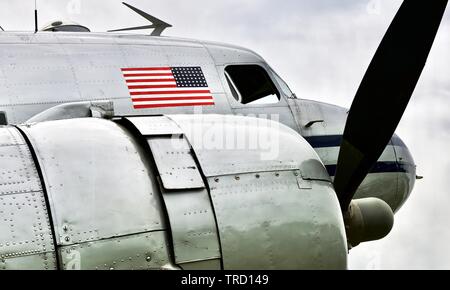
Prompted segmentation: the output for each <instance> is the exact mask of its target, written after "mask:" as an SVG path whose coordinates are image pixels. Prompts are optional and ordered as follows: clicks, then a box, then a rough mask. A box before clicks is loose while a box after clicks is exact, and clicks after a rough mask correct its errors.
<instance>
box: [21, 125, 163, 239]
mask: <svg viewBox="0 0 450 290" xmlns="http://www.w3.org/2000/svg"><path fill="white" fill-rule="evenodd" d="M67 128H70V130H68V129H67ZM23 129H24V132H25V133H26V134H27V136H28V137H29V139H30V142H31V143H32V144H33V147H34V149H35V152H36V155H37V158H38V161H39V163H40V166H41V169H42V172H43V176H44V180H45V184H46V186H47V192H48V196H49V201H50V205H51V207H52V217H53V222H54V225H55V231H56V235H57V237H56V239H57V242H58V245H71V244H79V243H84V242H89V241H96V240H101V239H106V238H111V237H118V236H124V235H132V234H136V233H143V232H149V231H156V230H163V229H165V227H166V226H165V224H164V218H163V212H162V211H161V201H160V198H159V189H158V185H157V182H156V180H155V174H154V173H153V172H152V169H151V168H150V166H149V164H148V162H147V157H146V155H145V153H144V152H143V151H142V149H141V147H140V145H139V144H138V143H137V141H135V140H134V137H133V136H132V135H131V134H130V133H129V132H128V131H126V130H125V129H123V128H122V127H120V126H119V125H118V124H116V123H114V122H111V121H106V120H101V119H94V118H86V119H72V120H61V121H58V122H43V123H39V124H35V125H32V126H28V127H23Z"/></svg>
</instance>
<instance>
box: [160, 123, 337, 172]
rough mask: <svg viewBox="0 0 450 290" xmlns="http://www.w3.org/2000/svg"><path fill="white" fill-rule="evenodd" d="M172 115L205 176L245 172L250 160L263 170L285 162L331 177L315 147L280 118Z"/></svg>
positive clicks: (251, 163)
mask: <svg viewBox="0 0 450 290" xmlns="http://www.w3.org/2000/svg"><path fill="white" fill-rule="evenodd" d="M168 117H170V118H171V119H172V120H174V121H175V122H176V123H177V124H178V126H180V128H181V129H182V130H183V132H185V134H186V137H187V139H188V140H189V142H190V144H192V147H193V149H194V151H195V154H196V155H197V157H198V159H199V162H200V165H201V167H202V171H203V173H204V174H205V176H214V175H220V174H217V173H221V174H225V173H228V172H236V171H241V172H242V170H243V169H244V168H249V167H248V165H249V164H250V165H251V166H252V167H258V168H260V170H264V168H269V169H270V168H272V167H273V166H274V164H281V165H282V166H284V165H286V166H289V167H288V168H289V169H292V167H293V166H295V167H296V168H297V169H300V171H301V174H302V176H303V177H305V179H319V180H328V181H329V180H330V177H329V175H328V173H327V171H326V169H325V168H324V166H323V164H322V162H321V161H320V159H319V157H318V156H317V154H316V152H315V151H314V150H313V148H311V146H310V145H309V144H308V143H307V142H306V141H305V140H304V139H303V138H302V137H301V136H300V135H299V134H297V133H296V132H295V131H293V130H292V129H290V128H288V127H286V126H284V125H282V124H280V123H278V122H274V121H270V120H266V119H258V118H250V117H242V116H223V115H170V116H168ZM293 144H297V145H295V146H294V145H293ZM236 167H238V168H239V169H238V170H237V169H236ZM248 170H252V168H249V169H248ZM256 171H259V170H256ZM249 172H252V171H249Z"/></svg>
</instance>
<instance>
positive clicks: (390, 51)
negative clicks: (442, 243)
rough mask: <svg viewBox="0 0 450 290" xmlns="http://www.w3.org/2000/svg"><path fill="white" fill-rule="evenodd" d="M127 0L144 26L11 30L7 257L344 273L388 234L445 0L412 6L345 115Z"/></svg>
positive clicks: (5, 61)
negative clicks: (363, 249) (406, 123)
mask: <svg viewBox="0 0 450 290" xmlns="http://www.w3.org/2000/svg"><path fill="white" fill-rule="evenodd" d="M124 5H126V6H127V7H128V8H130V9H132V10H133V11H134V12H136V13H138V14H139V15H141V16H142V17H144V18H145V19H147V20H148V21H149V22H150V23H151V24H150V25H145V26H141V27H131V28H125V29H118V30H114V31H110V32H105V33H98V32H91V31H90V30H89V28H87V27H86V26H82V25H79V24H77V23H74V22H65V21H54V22H52V23H50V24H49V25H46V26H45V27H44V28H43V29H41V30H38V29H37V18H36V29H35V31H34V32H10V31H2V32H0V55H1V57H0V83H1V85H0V125H1V126H0V160H1V168H0V220H2V223H1V224H0V269H59V270H63V269H64V270H65V269H67V270H70V269H102V270H105V269H107V270H108V269H111V270H113V269H114V270H120V269H183V270H194V269H211V270H242V269H347V267H348V266H347V258H348V254H349V251H350V250H351V248H353V247H356V246H357V245H358V244H360V243H363V242H368V241H374V240H378V239H381V238H383V237H385V236H386V235H387V234H388V233H389V232H390V230H391V228H392V226H393V223H394V213H395V212H397V211H398V210H399V209H400V207H401V206H402V205H403V204H404V203H405V202H406V200H407V199H408V197H409V195H410V194H411V191H412V190H413V187H414V183H415V180H416V178H418V177H417V176H416V165H415V163H414V160H413V157H412V156H411V154H410V152H409V150H408V148H407V146H406V145H405V144H404V142H403V141H402V140H401V139H400V138H399V137H398V136H397V135H395V134H394V133H395V129H396V127H397V125H398V123H399V122H400V119H401V117H402V115H403V112H404V110H405V108H406V106H407V104H408V102H409V100H410V98H411V96H412V94H413V92H414V88H415V86H416V84H417V81H418V79H419V77H420V75H421V73H422V70H423V68H424V66H425V63H426V60H427V57H428V54H429V52H430V50H431V47H432V44H433V41H434V38H435V35H436V33H437V31H438V28H439V25H440V22H441V19H442V16H443V14H444V11H445V8H446V5H447V0H435V1H428V2H424V1H422V2H419V1H412V0H405V1H404V2H403V4H402V5H401V7H400V9H399V11H398V12H397V14H396V16H395V18H394V20H393V21H392V23H391V25H390V27H389V28H388V30H387V32H386V34H385V36H384V38H383V39H382V41H381V44H380V46H379V48H378V50H377V52H376V54H375V56H374V58H373V60H372V62H371V64H370V66H369V68H368V70H367V72H366V74H365V76H364V78H363V80H362V82H361V84H360V86H359V89H358V91H357V93H356V96H355V98H354V101H353V104H352V106H351V108H350V109H346V108H342V107H338V106H334V105H331V104H326V103H321V102H316V101H313V100H306V99H301V98H298V97H297V96H296V95H295V94H294V93H293V92H292V91H291V90H290V89H289V86H288V85H287V84H286V83H285V82H284V81H283V79H282V78H281V77H280V76H279V75H278V74H277V73H276V72H275V71H274V70H273V69H272V68H271V67H270V66H269V64H267V63H266V61H265V60H264V59H263V58H262V57H261V56H259V55H258V54H256V53H255V52H253V51H252V50H249V49H246V48H242V47H238V46H234V45H229V44H222V43H216V42H209V41H201V40H192V39H183V38H174V37H164V36H161V35H162V33H163V32H164V31H165V29H167V28H169V27H171V25H170V24H168V23H166V22H164V21H162V20H160V19H157V18H155V17H153V16H151V15H149V14H147V13H145V12H144V11H142V10H139V9H137V8H135V7H133V6H131V5H129V4H126V3H124ZM36 15H37V13H36ZM139 29H153V31H152V33H151V35H141V34H130V33H123V32H121V31H127V30H139ZM380 112H382V114H381V115H382V117H380ZM239 140H241V141H242V144H237V143H238V142H239ZM241 145H242V146H241Z"/></svg>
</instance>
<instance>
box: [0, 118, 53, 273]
mask: <svg viewBox="0 0 450 290" xmlns="http://www.w3.org/2000/svg"><path fill="white" fill-rule="evenodd" d="M0 164H1V167H0V269H19V268H22V267H24V266H25V267H26V268H28V269H41V270H46V269H56V256H55V253H54V244H53V235H52V231H51V228H50V226H51V225H50V221H49V216H48V211H47V207H46V202H45V198H44V192H43V190H42V186H41V182H40V178H39V174H38V172H37V169H36V166H35V164H34V161H33V158H32V155H31V152H30V150H29V148H28V145H26V142H25V140H24V139H23V137H22V136H21V134H20V133H19V131H18V130H17V129H16V128H14V127H2V128H0Z"/></svg>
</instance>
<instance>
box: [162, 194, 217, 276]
mask: <svg viewBox="0 0 450 290" xmlns="http://www.w3.org/2000/svg"><path fill="white" fill-rule="evenodd" d="M164 202H165V204H166V208H167V213H168V215H169V220H170V228H171V231H172V239H173V246H174V252H175V261H176V263H177V264H179V265H180V266H181V267H184V266H183V265H184V264H186V263H189V262H191V263H189V264H191V265H193V264H195V263H192V262H199V263H200V262H201V261H202V260H213V259H214V260H219V261H220V257H221V255H220V246H219V238H218V235H217V228H216V222H215V220H214V212H213V209H212V206H211V201H210V199H209V194H208V192H207V191H206V190H205V189H199V190H186V191H178V192H166V193H164ZM214 265H217V264H215V263H209V264H208V263H206V264H205V265H204V267H205V268H203V266H200V265H197V266H196V267H199V268H202V269H210V270H213V269H217V267H216V266H214ZM188 267H189V266H188ZM211 267H212V268H211ZM219 268H220V263H219Z"/></svg>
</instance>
